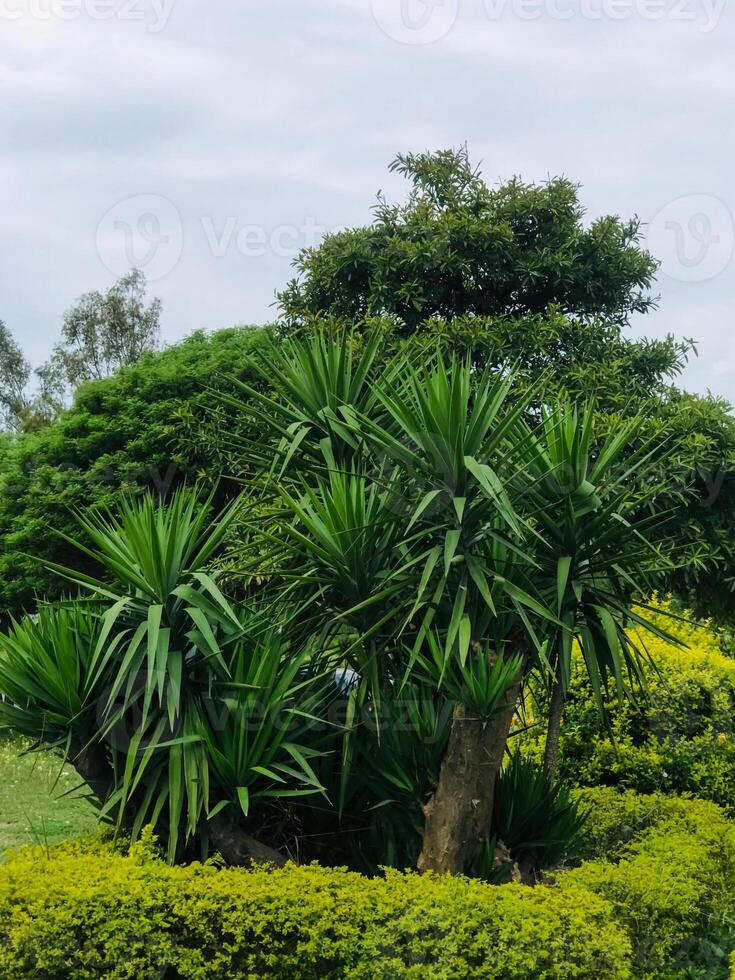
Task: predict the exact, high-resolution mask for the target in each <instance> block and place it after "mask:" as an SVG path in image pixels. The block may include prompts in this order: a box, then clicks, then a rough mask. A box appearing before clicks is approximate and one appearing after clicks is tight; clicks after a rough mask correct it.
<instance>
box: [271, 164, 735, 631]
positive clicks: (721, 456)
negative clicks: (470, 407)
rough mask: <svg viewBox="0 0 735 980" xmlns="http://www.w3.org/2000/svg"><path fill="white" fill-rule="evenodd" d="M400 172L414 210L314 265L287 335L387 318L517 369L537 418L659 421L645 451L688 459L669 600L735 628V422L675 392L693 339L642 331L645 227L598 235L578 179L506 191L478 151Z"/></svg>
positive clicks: (621, 226) (419, 335)
mask: <svg viewBox="0 0 735 980" xmlns="http://www.w3.org/2000/svg"><path fill="white" fill-rule="evenodd" d="M391 169H392V170H393V171H396V172H399V173H401V174H403V175H404V176H406V178H407V179H408V181H409V185H410V187H409V193H408V197H407V199H406V201H405V203H403V204H397V205H392V204H389V203H388V202H386V200H385V199H384V198H383V197H382V196H379V197H378V202H377V204H376V206H375V208H374V218H373V221H372V222H371V223H370V224H369V225H367V226H364V227H360V228H350V229H346V230H343V231H340V232H337V233H335V234H331V235H327V236H326V237H325V239H324V240H323V242H322V243H321V244H320V245H318V246H317V247H315V248H311V249H306V250H304V251H303V252H302V253H301V254H300V255H299V256H298V258H297V260H296V263H295V265H296V269H297V273H298V275H297V277H296V278H295V279H294V280H293V281H292V282H291V283H289V284H288V286H287V287H286V289H284V290H283V291H282V292H281V293H280V294H279V301H280V305H281V312H282V317H283V329H284V331H293V330H304V329H307V330H308V329H311V328H312V325H313V323H314V322H315V321H323V320H324V318H325V317H326V318H328V317H336V318H338V319H339V318H342V319H344V320H346V321H349V322H357V323H360V322H364V321H366V320H367V322H368V323H369V322H371V320H370V318H371V317H375V316H381V315H382V316H384V317H385V318H386V320H387V322H389V323H390V324H391V325H392V326H393V329H394V330H395V332H396V334H397V336H398V337H399V338H401V339H403V340H405V339H410V342H411V344H418V345H419V346H420V347H422V348H423V349H424V350H426V351H433V350H434V349H435V346H436V344H437V342H439V343H440V344H441V346H442V347H444V348H448V349H450V350H454V351H456V352H458V353H464V352H468V353H470V354H471V356H472V357H473V359H474V360H475V361H476V362H477V363H478V364H481V365H484V364H488V363H489V364H492V365H494V366H496V367H501V366H503V365H509V364H511V365H513V366H514V368H515V371H516V375H517V378H518V380H519V382H520V383H521V384H523V383H524V382H526V383H528V384H532V385H533V386H534V390H535V391H536V392H537V405H536V408H537V409H538V408H540V406H541V405H542V404H543V403H544V400H545V399H547V398H553V397H554V395H555V394H556V393H557V392H559V390H561V389H563V390H566V391H567V393H568V394H569V395H570V396H571V397H573V398H575V399H582V400H586V399H587V398H589V397H592V398H594V400H595V403H596V406H597V413H598V415H599V417H600V421H599V427H600V431H601V432H604V431H605V428H606V426H609V427H610V428H614V427H615V426H616V425H617V424H619V422H620V421H621V420H624V419H626V418H629V417H631V416H641V417H643V418H644V419H645V420H646V421H645V424H644V425H643V426H642V428H641V433H640V438H641V441H646V440H647V439H649V438H651V436H655V437H656V439H657V440H658V442H659V444H660V445H663V444H664V443H666V444H667V446H668V447H673V453H671V454H669V452H668V450H667V453H666V459H665V462H664V460H663V459H662V467H664V468H665V470H666V472H665V473H662V474H661V475H662V477H665V479H666V486H665V488H663V489H662V495H661V498H660V500H659V505H660V507H661V508H662V509H668V510H669V511H670V521H669V523H668V525H666V526H662V527H661V535H662V537H663V538H667V537H670V536H675V537H676V539H677V543H678V552H679V554H678V561H677V563H676V567H675V568H672V572H671V575H670V579H669V583H668V587H669V588H671V589H673V590H674V591H676V593H677V594H678V595H680V596H682V597H683V598H684V599H685V600H686V602H687V603H689V604H691V605H693V606H694V607H695V608H696V609H697V611H698V612H700V613H703V614H714V615H717V616H719V617H722V618H732V617H733V615H735V608H734V606H733V595H734V593H735V578H734V577H733V576H732V574H731V573H730V571H729V569H731V568H732V565H733V562H734V561H735V550H733V549H734V546H733V543H732V535H731V533H730V532H729V529H730V528H731V527H732V526H733V523H735V489H734V486H735V479H734V478H733V474H735V419H734V418H733V416H732V414H731V409H730V406H729V405H727V404H726V403H725V402H723V401H722V400H719V399H716V398H714V397H711V396H709V395H706V396H698V395H691V394H687V393H686V392H682V391H680V390H678V389H677V388H676V387H675V385H674V381H675V379H676V377H677V376H678V375H679V374H680V373H681V371H682V369H683V367H684V365H685V364H686V361H687V358H688V357H689V356H690V355H691V354H693V353H696V348H695V345H694V343H693V341H691V340H677V339H675V338H674V337H672V336H668V337H666V338H663V339H635V338H632V337H630V336H629V335H627V334H626V327H628V326H629V323H630V319H631V317H632V315H634V314H643V313H646V312H648V311H649V310H651V309H652V308H653V307H654V305H655V300H654V298H653V296H652V293H651V290H652V288H653V285H654V277H655V273H656V269H657V263H656V261H655V259H654V258H653V257H652V256H651V255H650V254H649V253H648V252H646V251H645V249H643V248H642V246H641V227H640V223H639V222H638V220H637V219H635V218H633V219H630V220H621V219H620V218H618V217H615V216H606V217H603V218H600V219H597V220H596V221H594V222H592V223H591V224H586V223H585V221H584V209H583V207H582V206H581V204H580V201H579V193H578V188H577V186H576V185H574V184H572V183H571V182H570V181H568V180H566V179H552V180H550V181H548V182H547V183H546V184H543V185H534V184H525V183H523V182H522V181H520V180H518V179H513V180H511V181H509V182H507V183H506V184H502V185H500V186H499V187H497V188H490V187H488V186H487V185H486V184H485V183H484V181H483V180H482V178H481V175H480V172H479V170H477V169H476V168H475V167H473V166H472V164H471V163H470V161H469V157H468V154H467V150H466V149H464V148H462V149H460V150H458V151H457V150H445V151H440V152H437V153H422V154H418V155H414V154H407V155H404V156H399V157H397V158H396V160H395V161H394V162H393V164H392V165H391ZM634 450H635V447H631V451H634Z"/></svg>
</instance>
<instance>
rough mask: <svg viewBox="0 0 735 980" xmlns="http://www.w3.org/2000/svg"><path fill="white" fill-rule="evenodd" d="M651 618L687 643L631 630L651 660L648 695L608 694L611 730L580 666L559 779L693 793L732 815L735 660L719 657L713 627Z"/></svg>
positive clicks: (567, 714) (565, 729) (734, 807)
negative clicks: (621, 698)
mask: <svg viewBox="0 0 735 980" xmlns="http://www.w3.org/2000/svg"><path fill="white" fill-rule="evenodd" d="M648 615H650V613H649V614H648ZM654 618H657V619H658V621H662V622H663V623H664V625H665V628H666V629H667V630H668V631H670V632H673V633H675V634H676V635H677V638H678V640H679V643H680V644H686V646H680V647H678V646H675V645H672V644H671V643H667V642H666V641H665V640H662V639H659V638H656V637H652V636H650V635H649V636H647V637H645V638H644V637H642V636H641V635H640V633H638V635H635V633H634V639H635V642H636V643H638V644H645V647H646V649H647V652H648V654H649V655H650V657H651V660H652V664H648V665H647V666H644V671H645V674H646V690H645V691H643V692H640V693H639V695H638V696H637V697H636V698H635V699H634V700H624V701H619V700H618V699H617V697H616V696H615V693H614V692H613V691H610V692H609V695H610V696H609V697H608V699H607V713H608V716H609V724H610V729H609V730H607V729H606V728H605V726H604V725H603V723H602V721H601V719H600V715H599V711H598V710H597V705H596V699H595V695H594V691H593V690H592V688H591V686H590V685H589V683H588V681H587V679H586V678H585V677H584V676H583V671H582V669H581V667H579V666H578V669H577V670H576V671H575V673H574V677H573V683H572V688H571V696H570V700H569V701H568V703H567V705H566V708H565V722H564V726H563V731H562V738H561V751H560V774H561V776H562V777H563V778H564V779H566V780H568V781H570V782H573V783H576V784H577V785H582V786H584V785H587V786H596V785H600V784H602V785H610V786H618V787H621V788H629V789H635V790H637V791H638V792H642V793H650V792H654V791H657V790H663V791H665V792H673V793H687V794H693V795H695V796H698V797H701V798H703V799H706V800H712V801H714V802H716V803H718V804H720V805H721V806H723V807H725V808H726V809H727V810H728V811H729V812H731V813H735V723H734V721H733V719H734V718H735V661H733V660H732V659H731V658H729V657H726V656H723V655H722V654H721V653H720V652H719V650H718V639H717V635H716V634H715V633H713V632H712V631H711V629H710V627H708V626H706V625H705V626H703V627H687V626H685V625H684V624H680V623H676V622H675V621H673V620H671V619H668V618H667V617H665V616H663V615H659V616H658V617H655V616H654ZM539 748H540V747H539V745H538V743H537V744H536V746H535V747H534V750H533V751H534V752H538V751H539Z"/></svg>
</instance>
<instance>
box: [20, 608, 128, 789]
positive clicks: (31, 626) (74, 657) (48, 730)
mask: <svg viewBox="0 0 735 980" xmlns="http://www.w3.org/2000/svg"><path fill="white" fill-rule="evenodd" d="M108 639H109V637H108V635H107V634H106V633H105V631H104V630H103V628H102V624H101V621H100V617H99V615H97V614H96V613H95V612H94V611H92V610H90V609H89V608H86V607H85V606H84V605H82V604H69V605H66V606H63V605H62V606H51V605H47V606H41V607H40V608H39V611H38V613H37V614H36V615H35V616H33V617H27V618H26V619H23V620H22V621H20V622H12V623H11V626H10V628H9V630H8V632H7V633H0V693H1V694H2V697H1V698H0V727H2V728H5V729H7V730H9V731H13V732H18V733H20V734H22V735H25V736H26V737H27V738H29V739H30V740H31V747H32V749H52V750H58V751H59V752H61V753H62V754H63V755H65V756H67V757H70V758H73V759H75V760H76V761H77V765H78V767H79V769H80V772H81V773H82V775H83V776H84V778H85V779H86V782H87V784H88V786H89V788H90V790H91V792H92V793H93V794H94V795H95V797H96V799H97V801H98V802H104V800H105V798H106V796H107V793H108V790H109V769H108V766H107V760H106V756H105V753H104V752H103V751H102V750H101V749H100V747H99V746H98V745H97V744H96V743H95V738H96V735H97V732H98V729H99V718H98V698H99V695H100V691H101V690H102V685H101V684H100V678H99V675H98V673H97V671H96V670H95V664H96V662H97V660H98V658H99V655H100V648H101V646H104V645H105V644H106V643H107V642H108ZM113 642H114V641H113Z"/></svg>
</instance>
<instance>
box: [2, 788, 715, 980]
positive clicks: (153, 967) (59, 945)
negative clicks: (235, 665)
mask: <svg viewBox="0 0 735 980" xmlns="http://www.w3.org/2000/svg"><path fill="white" fill-rule="evenodd" d="M583 798H584V805H585V806H587V807H589V808H591V811H592V813H591V819H590V821H589V823H588V824H587V825H586V830H585V832H584V833H585V836H586V839H587V846H588V848H589V850H590V852H591V853H592V852H598V853H599V852H601V851H602V850H603V849H604V848H606V847H608V846H610V847H612V848H613V851H612V853H611V855H610V857H613V858H614V860H612V861H610V860H602V859H600V860H594V861H589V862H586V863H584V864H582V866H581V867H579V868H576V869H574V870H572V871H566V872H560V873H558V874H556V875H555V877H554V880H553V881H552V882H549V883H546V884H542V885H538V886H537V887H536V888H533V889H529V888H525V887H522V886H519V885H502V886H489V885H486V884H483V883H481V882H478V881H470V880H468V879H466V878H461V877H456V878H453V877H450V876H441V877H437V876H434V875H431V874H428V875H422V876H418V875H414V874H410V873H409V874H403V873H399V872H397V871H390V872H386V873H385V874H384V875H382V876H378V877H373V878H366V877H362V876H361V875H358V874H355V873H354V872H348V871H346V870H344V869H340V868H336V869H327V868H321V867H319V866H317V865H304V866H301V867H296V866H294V865H289V866H287V867H286V868H285V869H283V870H275V871H273V870H268V869H265V868H263V869H255V870H250V871H244V870H239V869H227V870H217V869H216V867H215V866H214V865H212V864H207V865H198V864H194V865H190V866H188V867H176V868H171V867H167V866H166V865H164V864H162V863H161V862H160V861H159V860H157V858H156V856H155V848H154V846H153V842H152V841H151V838H150V836H149V835H148V834H147V833H144V835H143V839H142V840H141V841H140V842H139V843H138V844H136V845H135V846H134V847H133V848H132V849H131V851H130V853H129V854H128V855H125V854H123V853H121V852H116V851H114V850H113V849H111V847H110V846H109V845H108V844H105V843H104V842H102V841H96V840H91V841H89V842H84V843H81V842H73V843H72V842H70V843H66V844H64V845H61V846H58V847H54V848H51V849H50V850H44V849H40V848H29V849H26V850H24V851H21V852H20V853H18V854H17V855H13V856H11V858H10V860H9V862H8V863H7V864H6V865H4V866H3V867H1V868H0V972H2V975H3V977H7V978H8V980H26V978H27V977H29V976H33V977H35V978H36V980H64V978H67V977H68V978H69V980H71V978H72V977H73V978H74V980H87V978H90V980H91V978H96V977H102V976H104V977H107V978H110V980H127V978H130V980H132V978H133V977H136V978H137V977H140V976H154V975H167V973H168V974H170V975H172V976H173V975H175V976H177V977H181V978H182V980H189V978H191V980H207V978H209V977H212V978H215V977H222V976H226V977H228V978H233V980H237V978H238V977H242V978H245V977H248V978H258V977H266V976H279V977H294V978H297V977H298V978H303V977H314V978H316V977H334V978H337V977H353V978H363V977H364V978H366V980H367V978H368V977H371V978H372V977H376V976H379V977H391V978H393V977H407V978H408V977H437V978H439V977H468V978H469V977H478V978H482V977H485V978H493V980H500V978H501V977H502V978H518V980H527V978H528V977H534V978H535V977H539V978H559V980H566V978H575V977H577V978H579V980H583V978H584V980H587V978H589V977H601V978H604V977H609V978H611V980H612V978H616V980H619V978H625V977H634V978H639V980H665V978H669V977H671V978H673V977H690V978H694V977H697V978H700V980H705V978H707V980H715V978H716V977H722V976H724V975H726V971H727V963H728V961H729V956H730V950H731V948H732V945H733V937H732V936H731V935H728V933H727V922H728V921H731V920H732V917H733V914H734V912H735V910H734V909H733V905H734V904H735V898H734V897H733V893H732V887H731V885H732V880H733V874H734V873H735V828H733V825H732V824H731V823H730V822H729V821H728V820H726V819H725V817H724V816H723V814H722V812H721V811H720V810H719V809H718V808H717V807H716V806H714V805H712V804H706V803H702V802H697V801H693V802H687V801H684V800H679V801H672V800H669V799H666V798H662V797H648V798H636V797H635V795H634V794H631V793H628V794H616V793H615V792H614V791H609V790H602V791H597V790H592V791H585V792H584V793H583ZM599 826H603V827H604V828H605V829H604V832H603V833H599V832H598V829H597V828H598V827H599ZM631 826H633V827H634V832H633V833H632V834H631V832H630V827H631Z"/></svg>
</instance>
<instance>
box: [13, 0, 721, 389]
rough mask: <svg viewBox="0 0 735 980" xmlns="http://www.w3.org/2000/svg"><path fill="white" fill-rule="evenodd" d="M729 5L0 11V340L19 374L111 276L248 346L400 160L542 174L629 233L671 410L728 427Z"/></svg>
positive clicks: (251, 3)
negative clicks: (674, 378) (420, 154)
mask: <svg viewBox="0 0 735 980" xmlns="http://www.w3.org/2000/svg"><path fill="white" fill-rule="evenodd" d="M734 8H735V4H733V3H732V2H731V3H730V4H729V5H728V4H726V3H725V0H339V2H337V0H334V2H332V0H0V319H4V320H5V321H6V323H7V324H8V326H9V327H10V328H11V330H12V331H13V332H14V334H15V335H16V337H17V338H18V339H19V340H20V341H21V343H22V345H23V346H24V348H25V350H26V351H27V354H28V356H29V358H30V359H31V360H32V361H33V362H34V364H35V363H39V362H41V361H42V360H43V359H44V358H45V357H46V355H47V353H48V350H49V347H50V345H51V344H52V343H53V341H54V339H55V338H56V336H57V335H58V331H59V326H60V321H61V315H62V313H63V311H64V310H65V309H66V308H67V307H68V306H69V305H70V304H71V303H72V302H73V301H74V300H75V298H76V297H78V296H79V295H80V294H81V293H83V292H85V291H87V290H89V289H102V288H105V287H107V286H108V285H110V284H111V283H112V282H113V281H114V279H115V278H116V277H117V276H119V275H121V274H123V273H124V272H126V271H127V269H128V268H129V267H130V266H131V265H133V264H136V265H139V266H141V267H142V268H143V269H144V271H146V273H147V275H148V278H149V282H150V292H151V293H152V294H155V295H157V296H160V298H161V300H162V301H163V310H164V312H163V331H164V339H165V340H166V341H169V342H170V341H173V340H176V339H178V338H180V337H183V336H185V335H186V334H188V333H190V332H191V331H193V330H195V329H198V328H204V329H207V330H210V329H215V328H218V327H224V326H230V325H232V324H236V323H258V322H264V321H267V320H268V319H270V318H271V317H272V316H273V308H272V306H271V304H272V303H273V299H274V291H275V290H276V289H277V288H279V287H281V286H282V285H283V284H284V283H285V282H286V280H287V279H288V277H289V275H290V262H291V259H292V258H293V256H294V254H295V253H296V251H297V249H298V247H299V246H300V245H302V244H309V243H313V242H314V241H317V240H318V238H319V236H320V235H321V234H322V233H323V232H324V230H328V229H335V228H338V227H341V226H344V225H350V224H359V223H365V222H366V220H367V219H368V218H369V209H370V206H371V204H372V203H373V200H374V196H375V193H376V191H378V190H379V189H383V190H384V191H386V192H387V193H388V195H389V196H390V197H397V196H400V194H401V193H402V189H403V188H402V185H401V181H400V180H399V179H397V178H396V177H389V176H388V175H387V172H386V167H387V165H388V163H389V162H390V160H391V159H392V157H393V156H394V155H395V154H396V153H397V152H400V151H406V150H423V149H436V148H442V147H447V146H456V145H458V144H460V143H464V142H465V141H466V142H467V143H468V145H469V148H470V152H471V155H472V157H473V159H475V160H477V161H482V165H483V172H484V174H485V176H486V178H487V179H488V181H489V182H490V183H494V182H497V181H499V180H503V179H506V178H508V177H510V176H512V175H513V174H520V175H521V176H522V177H524V178H526V179H528V180H543V179H544V178H545V177H546V176H547V175H560V174H564V175H566V176H569V177H571V178H573V179H574V180H576V181H578V182H580V183H581V184H582V185H583V190H582V199H583V201H584V203H585V205H586V207H587V209H588V216H589V218H590V219H591V218H593V217H595V216H597V215H599V214H602V213H610V212H611V213H616V214H620V215H622V216H630V215H632V214H634V213H637V214H638V215H639V216H640V217H641V218H642V219H643V220H644V221H646V222H648V223H649V225H648V234H649V242H650V247H651V249H652V250H653V251H654V253H655V254H657V255H658V256H659V257H660V258H661V259H662V260H663V263H664V265H663V270H662V273H661V275H660V279H659V284H658V291H659V292H660V294H661V306H660V310H659V311H658V312H657V313H655V314H654V315H652V316H649V317H647V318H646V319H645V320H641V321H638V322H637V323H636V324H635V327H634V329H635V332H636V333H641V334H644V333H647V334H649V335H654V334H656V335H661V334H665V333H667V332H669V331H671V332H674V333H676V334H679V335H684V336H689V337H693V338H695V339H696V340H697V341H698V342H699V346H700V357H699V359H698V360H697V361H696V362H694V363H693V364H692V365H691V366H690V368H689V369H688V371H687V374H686V379H685V383H686V385H687V387H689V388H690V389H695V390H699V391H706V390H707V389H710V390H712V391H713V392H716V393H718V394H722V395H724V396H726V397H728V398H729V399H730V400H731V401H735V336H734V335H733V331H732V313H731V309H732V300H733V296H734V294H735V260H734V259H733V248H734V243H735V223H734V218H733V213H735V182H734V180H733V176H734V175H733V163H734V162H735V161H734V158H733V149H734V144H735V60H734V56H733V51H735V9H734Z"/></svg>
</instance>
